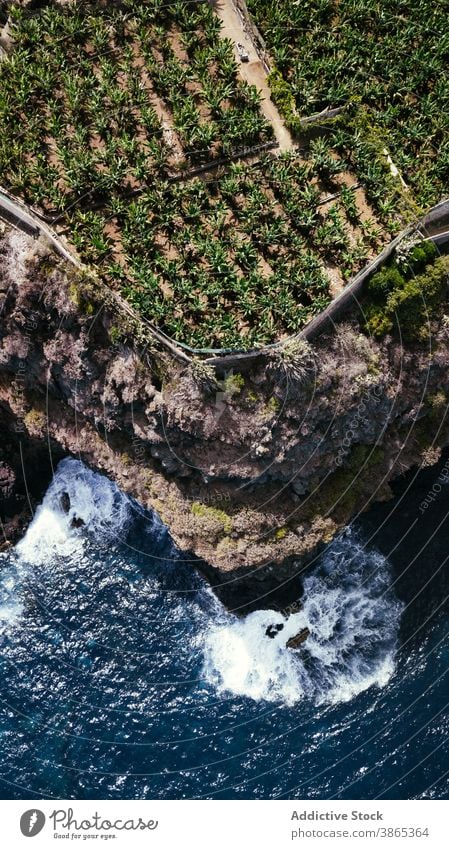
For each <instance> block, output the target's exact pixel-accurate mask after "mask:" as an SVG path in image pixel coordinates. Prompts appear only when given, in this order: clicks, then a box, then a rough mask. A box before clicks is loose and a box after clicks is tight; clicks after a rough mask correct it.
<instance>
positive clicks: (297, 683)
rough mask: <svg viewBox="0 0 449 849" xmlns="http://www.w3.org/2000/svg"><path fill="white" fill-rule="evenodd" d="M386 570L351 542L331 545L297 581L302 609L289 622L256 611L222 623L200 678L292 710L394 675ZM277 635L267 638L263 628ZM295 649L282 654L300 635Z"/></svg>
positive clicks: (208, 644) (349, 538) (392, 607)
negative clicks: (273, 628)
mask: <svg viewBox="0 0 449 849" xmlns="http://www.w3.org/2000/svg"><path fill="white" fill-rule="evenodd" d="M389 585H390V569H389V566H388V563H387V562H386V561H385V559H384V558H382V557H381V556H380V555H379V554H377V553H376V552H372V551H365V550H364V549H363V546H362V545H361V544H360V542H359V541H358V540H357V539H356V538H355V537H354V535H353V534H346V535H344V536H342V537H340V538H339V539H338V540H336V541H335V542H334V543H333V544H332V545H331V546H330V547H329V549H328V551H327V553H326V555H325V557H324V558H323V561H322V563H321V564H320V566H319V567H318V568H317V569H316V570H314V572H313V573H311V574H310V575H309V576H308V577H307V578H306V579H305V581H304V596H303V599H302V602H303V607H302V609H301V610H300V611H299V612H298V613H295V614H293V615H291V616H290V617H288V618H287V617H286V616H284V615H282V614H281V613H278V612H276V611H257V612H255V613H251V614H249V615H248V616H246V617H245V618H244V619H237V618H236V617H231V616H224V617H223V618H222V621H221V623H219V624H218V625H215V626H212V627H211V628H210V630H209V632H208V633H207V636H206V641H205V649H204V654H205V663H204V672H205V677H206V679H207V681H208V682H209V683H210V684H212V685H214V686H215V687H216V689H217V690H218V691H219V692H230V693H234V694H235V695H240V696H244V695H246V696H248V697H249V698H252V699H255V700H257V701H258V700H266V701H282V702H285V703H287V704H293V703H295V702H297V701H298V700H299V699H301V698H303V697H309V698H311V699H313V700H314V701H315V702H316V703H323V702H337V701H346V700H348V699H350V698H352V697H354V696H355V695H357V694H358V693H360V692H362V691H363V690H366V689H367V688H368V687H370V686H372V685H376V686H378V687H381V686H384V685H385V684H386V683H387V682H388V680H389V679H390V678H391V676H392V674H393V672H394V655H395V649H396V643H397V635H398V628H399V619H400V613H401V605H400V603H399V602H398V601H397V599H396V598H395V596H394V595H393V593H392V592H391V590H390V589H389ZM272 624H281V625H283V626H284V627H283V629H282V630H281V631H278V632H277V633H276V636H275V637H274V638H271V637H269V636H267V635H266V633H265V632H266V629H267V627H268V626H269V625H272ZM304 627H307V628H309V629H310V636H309V637H308V638H307V641H306V642H305V643H304V644H303V645H302V646H301V648H300V649H298V650H296V651H292V650H291V649H288V648H287V647H286V642H287V639H288V638H289V637H290V636H293V635H294V634H296V633H298V631H299V630H300V629H301V628H304Z"/></svg>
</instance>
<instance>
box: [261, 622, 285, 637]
mask: <svg viewBox="0 0 449 849" xmlns="http://www.w3.org/2000/svg"><path fill="white" fill-rule="evenodd" d="M283 627H284V626H283V625H282V623H281V622H277V623H276V624H275V625H269V626H268V628H267V629H266V631H265V634H266V636H267V637H270V638H271V639H272V640H274V638H275V636H276V635H277V634H278V633H279V631H282V629H283Z"/></svg>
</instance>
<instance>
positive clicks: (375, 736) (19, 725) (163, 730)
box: [0, 459, 449, 799]
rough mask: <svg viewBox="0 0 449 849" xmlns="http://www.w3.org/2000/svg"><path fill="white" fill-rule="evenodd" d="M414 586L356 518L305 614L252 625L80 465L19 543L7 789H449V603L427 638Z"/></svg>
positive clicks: (318, 571) (168, 794)
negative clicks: (417, 618)
mask: <svg viewBox="0 0 449 849" xmlns="http://www.w3.org/2000/svg"><path fill="white" fill-rule="evenodd" d="M63 492H67V493H68V494H69V496H70V502H71V507H70V512H69V513H68V514H65V513H64V511H63V510H62V508H61V495H62V493H63ZM448 497H449V488H448ZM448 503H449V502H448ZM74 518H75V519H80V518H81V519H82V520H83V522H84V525H83V526H82V527H73V526H72V525H73V522H72V520H73V519H74ZM427 567H428V563H427ZM398 586H400V584H399V583H398V582H397V580H396V578H395V574H394V571H393V568H392V565H391V563H390V562H389V559H388V558H387V557H386V556H385V554H381V553H380V552H379V551H378V550H377V549H376V547H375V546H374V545H372V544H371V543H370V542H369V541H367V532H366V529H363V527H362V526H360V527H357V526H355V527H353V528H351V529H348V530H347V531H346V532H345V533H343V534H342V535H341V536H340V537H338V538H337V539H336V540H334V541H333V542H332V544H331V545H330V546H329V547H328V549H327V550H326V552H325V553H324V554H323V556H322V557H321V559H320V561H319V562H318V563H317V564H316V565H315V566H314V568H313V570H312V571H310V572H309V573H308V575H307V577H306V579H305V581H304V597H303V601H304V604H303V607H302V609H301V610H300V611H299V612H297V613H295V614H293V615H292V616H290V617H289V618H287V617H285V616H283V615H282V614H281V613H279V612H276V611H267V610H261V611H256V612H254V613H251V614H249V615H248V616H247V617H245V618H243V619H239V618H237V617H236V616H234V615H232V614H230V613H229V612H227V611H226V610H225V609H224V608H223V606H222V605H221V603H220V602H219V601H218V600H217V599H216V597H215V596H214V594H213V592H212V591H211V589H210V587H209V586H208V585H207V583H206V582H205V581H204V579H203V578H202V577H201V576H200V575H199V574H198V573H197V572H196V571H195V569H194V566H193V564H192V563H190V562H189V561H188V560H187V559H186V558H185V557H184V556H183V554H182V553H181V552H179V551H178V550H177V549H176V548H175V546H174V545H173V543H172V541H171V539H170V537H169V535H168V533H167V530H166V529H165V527H164V526H163V524H162V523H161V521H160V520H159V518H158V517H157V516H155V515H153V514H150V513H147V512H145V511H144V510H142V508H140V507H139V506H138V505H137V504H136V503H135V502H133V501H131V500H130V499H128V498H127V497H125V496H124V495H122V494H121V493H120V492H119V490H118V489H117V488H116V487H115V486H114V485H113V484H112V483H111V482H109V481H108V480H107V479H106V478H104V477H101V476H100V475H96V474H94V473H93V472H91V471H89V470H88V469H86V467H84V466H83V465H82V464H81V463H80V462H78V461H76V460H73V459H67V460H64V461H63V462H62V463H61V464H60V465H59V467H58V469H57V472H56V475H55V478H54V480H53V482H52V484H51V486H50V488H49V490H48V492H47V494H46V496H45V498H44V501H43V503H42V505H41V506H40V507H39V509H38V510H37V512H36V515H35V518H34V521H33V523H32V525H31V526H30V528H29V530H28V532H27V534H26V536H25V538H24V539H23V540H22V541H21V542H20V544H19V545H18V546H17V547H16V548H15V550H13V551H12V552H8V553H6V554H2V555H0V662H1V670H0V752H1V758H0V795H1V797H2V798H28V797H30V798H40V797H44V798H53V797H54V798H70V799H72V798H73V799H86V798H87V799H88V798H131V799H139V798H176V799H181V798H218V799H220V798H221V799H234V798H241V799H265V798H270V799H271V798H302V799H331V798H342V799H345V798H348V799H352V798H354V799H373V798H394V799H396V798H400V799H402V798H448V795H449V757H448V756H449V740H448V731H449V715H448V714H449V708H448V702H449V675H448V674H447V673H448V664H449V636H448V629H449V613H448V611H447V609H446V608H445V606H444V605H441V604H438V605H437V606H436V609H435V611H434V613H433V614H432V616H429V617H427V621H425V619H426V617H425V616H423V623H424V624H423V627H422V628H421V630H420V635H419V639H418V640H417V639H413V633H412V631H411V630H410V628H409V630H408V632H407V629H405V630H404V622H406V621H407V607H408V603H407V601H406V600H404V598H401V597H400V596H401V593H400V592H399V593H398ZM269 625H282V626H283V627H282V629H280V630H278V631H277V632H276V636H275V637H274V638H270V637H268V636H267V635H266V633H265V632H266V629H267V627H268V626H269ZM302 627H308V628H309V629H310V632H311V633H310V637H309V638H308V640H307V642H306V643H305V644H304V645H303V646H302V647H301V649H300V650H298V651H296V652H293V651H291V650H289V649H287V648H286V645H285V643H286V640H287V639H288V637H289V636H291V635H293V634H295V633H297V632H298V630H299V629H300V628H302ZM413 627H414V626H413Z"/></svg>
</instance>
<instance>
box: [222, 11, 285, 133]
mask: <svg viewBox="0 0 449 849" xmlns="http://www.w3.org/2000/svg"><path fill="white" fill-rule="evenodd" d="M214 9H215V12H216V14H217V15H218V17H219V18H220V20H221V22H222V28H221V34H222V36H223V37H224V38H229V39H230V40H231V41H232V42H233V43H234V45H237V42H238V41H239V42H240V43H241V44H243V46H244V47H245V49H246V50H247V52H248V55H249V62H241V61H240V58H239V54H238V51H237V47H236V46H235V48H234V49H235V56H236V60H237V62H238V65H239V70H240V74H241V76H242V78H243V79H244V80H246V81H247V82H248V83H250V85H255V86H256V88H257V89H258V90H259V91H260V93H261V95H262V102H261V110H262V113H263V114H264V116H265V118H266V119H267V121H269V122H270V124H271V125H272V127H273V132H274V135H275V138H276V141H277V142H278V144H279V150H291V149H292V148H293V147H294V144H293V140H292V137H291V135H290V133H289V131H288V130H287V128H286V126H285V124H284V122H283V120H282V118H281V116H280V114H279V112H278V109H277V107H276V106H275V104H274V103H273V101H272V100H271V96H270V88H269V85H268V82H267V74H266V72H265V68H264V67H263V65H262V62H261V61H260V59H259V57H258V55H257V52H256V49H255V47H254V44H253V42H252V40H251V38H250V36H249V35H248V34H247V33H246V32H245V30H244V28H243V21H242V19H241V17H240V15H239V13H238V12H237V10H236V9H235V7H234V5H233V3H232V0H216V1H215V2H214Z"/></svg>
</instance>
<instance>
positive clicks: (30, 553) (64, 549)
mask: <svg viewBox="0 0 449 849" xmlns="http://www.w3.org/2000/svg"><path fill="white" fill-rule="evenodd" d="M63 493H67V495H68V496H69V499H70V508H69V511H68V513H66V512H65V511H64V509H63V506H62V502H61V498H62V495H63ZM130 506H131V502H130V501H129V499H128V498H127V497H126V496H125V495H123V494H122V493H121V492H120V491H119V489H118V488H117V487H116V486H115V484H113V483H112V482H111V481H109V480H108V479H107V478H105V477H103V476H101V475H99V474H95V473H94V472H91V471H90V470H89V469H88V468H87V467H86V466H84V465H83V463H81V462H79V461H78V460H73V459H71V458H68V459H66V460H63V461H62V462H61V463H60V464H59V466H58V468H57V470H56V474H55V476H54V478H53V481H52V483H51V485H50V487H49V488H48V490H47V493H46V494H45V497H44V500H43V502H42V504H41V505H40V507H38V509H37V510H36V514H35V516H34V519H33V521H32V522H31V524H30V526H29V528H28V530H27V532H26V534H25V536H24V538H23V539H22V540H21V542H19V543H18V545H17V546H16V548H15V550H14V552H11V553H10V552H8V553H7V554H6V553H5V554H2V555H0V561H2V560H3V561H4V566H3V567H1V568H0V633H2V632H4V631H6V630H10V629H11V627H12V626H13V625H15V624H16V622H17V621H18V620H19V619H20V617H21V614H22V612H23V602H22V588H23V585H24V583H25V582H26V581H27V579H28V578H29V576H30V574H31V572H32V567H33V566H40V565H43V566H46V565H48V564H49V563H50V562H51V561H52V560H53V559H54V558H56V557H58V558H60V559H61V558H62V559H63V560H65V559H66V558H69V557H73V556H77V557H78V556H79V555H80V554H81V553H82V552H83V549H84V545H85V541H86V539H87V538H88V537H89V536H91V537H93V538H95V540H96V541H97V542H98V541H100V542H101V541H108V540H114V539H119V538H120V536H121V534H122V532H123V530H124V528H125V526H126V524H127V522H128V520H129V517H130V512H131V511H130ZM80 519H81V520H82V522H83V524H82V526H80V527H75V526H74V524H73V520H80Z"/></svg>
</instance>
